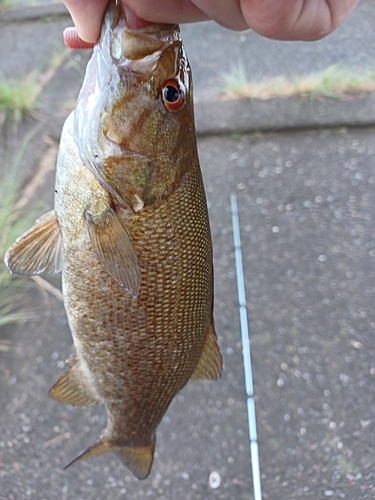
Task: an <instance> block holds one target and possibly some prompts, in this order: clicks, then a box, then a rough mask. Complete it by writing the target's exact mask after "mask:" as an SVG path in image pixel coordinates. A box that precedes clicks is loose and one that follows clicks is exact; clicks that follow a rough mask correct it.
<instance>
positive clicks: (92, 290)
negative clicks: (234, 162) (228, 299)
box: [5, 2, 221, 478]
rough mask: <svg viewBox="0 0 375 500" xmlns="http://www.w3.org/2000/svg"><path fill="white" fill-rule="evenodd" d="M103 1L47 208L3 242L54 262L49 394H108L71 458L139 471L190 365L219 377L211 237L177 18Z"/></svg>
mask: <svg viewBox="0 0 375 500" xmlns="http://www.w3.org/2000/svg"><path fill="white" fill-rule="evenodd" d="M125 24H126V23H125V19H124V16H123V13H122V11H121V7H120V5H116V4H115V2H111V4H110V6H109V8H108V9H107V13H106V16H105V20H104V22H103V29H102V35H101V39H100V41H99V43H98V44H97V45H96V46H95V48H94V53H93V57H92V59H91V60H90V62H89V65H88V68H87V73H86V77H85V81H84V84H83V87H82V89H81V93H80V96H79V99H78V102H77V108H76V110H75V112H74V113H72V114H71V115H70V116H69V118H68V119H67V121H66V123H65V125H64V129H63V132H62V136H61V144H60V150H59V156H58V162H57V171H56V189H55V191H56V195H55V210H54V211H52V212H49V213H48V214H46V215H44V216H43V217H42V218H41V219H39V220H38V221H37V222H36V224H35V225H34V226H33V227H32V228H31V229H30V230H29V231H27V232H26V233H25V234H24V235H22V236H21V237H20V238H18V239H17V241H16V242H15V243H14V244H13V245H12V246H11V247H10V249H9V250H8V252H7V254H6V257H5V262H6V264H7V266H8V268H9V269H10V270H11V272H15V273H20V274H43V273H44V274H48V273H56V272H59V271H62V277H63V293H64V303H65V308H66V312H67V315H68V319H69V325H70V328H71V331H72V335H73V340H74V345H75V348H76V353H77V354H76V356H74V357H73V358H72V360H71V361H70V364H71V368H70V369H69V371H68V372H66V373H65V374H64V375H63V376H62V377H61V378H60V379H59V380H58V381H57V383H56V384H55V385H54V386H53V388H52V389H51V391H50V395H51V396H52V397H53V398H55V399H58V400H60V401H63V402H65V403H69V404H76V405H90V404H96V403H98V402H101V403H104V404H105V406H106V409H107V413H108V422H107V427H106V429H105V431H104V433H103V434H102V436H101V437H100V439H99V441H98V442H97V443H96V444H95V445H93V446H91V447H90V448H88V449H87V450H86V451H85V452H83V453H82V454H81V455H80V456H79V457H77V459H75V460H74V461H73V462H72V463H74V462H76V461H78V460H81V459H83V458H89V457H92V456H97V455H99V454H101V453H105V452H107V451H113V452H115V453H116V454H117V455H118V456H119V457H120V458H121V460H122V461H123V462H124V463H125V464H126V465H127V466H128V467H129V468H130V469H131V470H132V471H133V473H134V474H135V475H136V476H137V477H139V478H144V477H146V476H147V475H148V474H149V471H150V469H151V465H152V460H153V453H154V448H155V436H156V429H157V426H158V424H159V423H160V421H161V419H162V417H163V415H164V413H165V412H166V410H167V408H168V406H169V404H170V402H171V401H172V399H173V397H174V396H175V394H176V393H177V392H178V391H179V390H180V389H181V388H182V387H183V386H184V385H185V384H186V383H187V381H188V380H189V379H194V378H195V379H200V378H207V379H215V378H217V377H218V376H219V375H220V371H221V356H220V352H219V349H218V346H217V343H216V334H215V331H214V325H213V313H212V310H213V271H212V248H211V237H210V229H209V221H208V214H207V206H206V199H205V193H204V188H203V182H202V177H201V172H200V167H199V162H198V155H197V149H196V139H195V128H194V116H193V102H192V86H191V74H190V68H189V64H188V61H187V58H186V55H185V51H184V48H183V46H182V42H181V39H180V35H179V30H178V27H177V26H170V25H152V26H149V27H147V28H144V29H142V30H128V29H127V28H126V25H125Z"/></svg>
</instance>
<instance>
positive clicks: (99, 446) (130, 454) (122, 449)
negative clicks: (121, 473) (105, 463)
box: [64, 436, 156, 479]
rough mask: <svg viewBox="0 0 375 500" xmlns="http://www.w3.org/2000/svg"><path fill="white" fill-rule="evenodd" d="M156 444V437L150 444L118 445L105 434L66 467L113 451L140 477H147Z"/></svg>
mask: <svg viewBox="0 0 375 500" xmlns="http://www.w3.org/2000/svg"><path fill="white" fill-rule="evenodd" d="M155 444H156V438H154V439H153V440H152V441H151V443H150V444H149V445H148V446H141V447H132V446H118V445H116V444H115V443H110V442H108V441H107V440H106V438H105V437H104V436H103V437H101V438H100V439H99V441H98V442H97V443H95V444H94V445H93V446H90V447H89V448H87V450H85V451H83V452H82V453H80V454H79V455H78V457H76V458H75V459H74V460H72V461H71V462H70V463H69V464H68V465H66V466H65V467H64V469H67V468H68V467H70V466H71V465H74V464H76V463H77V462H80V461H81V460H87V459H89V458H94V457H98V456H99V455H103V453H107V452H109V451H112V452H114V453H115V454H116V455H117V456H118V457H119V458H120V460H121V461H122V462H123V464H124V465H126V467H128V468H129V469H130V470H131V471H132V473H133V474H134V475H135V476H136V477H137V478H138V479H145V478H146V477H147V476H148V475H149V473H150V470H151V467H152V462H153V460H154V451H155Z"/></svg>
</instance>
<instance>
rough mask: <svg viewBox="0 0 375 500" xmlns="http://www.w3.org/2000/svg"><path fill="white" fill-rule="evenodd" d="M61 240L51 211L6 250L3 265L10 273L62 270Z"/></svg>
mask: <svg viewBox="0 0 375 500" xmlns="http://www.w3.org/2000/svg"><path fill="white" fill-rule="evenodd" d="M62 260H63V259H62V241H61V233H60V227H59V223H58V221H57V217H56V213H55V211H54V210H51V211H50V212H47V213H46V214H44V215H42V217H40V218H39V219H38V220H37V221H36V223H35V224H34V225H33V226H32V227H31V228H30V229H29V230H28V231H26V233H24V234H23V235H22V236H20V237H19V238H17V239H16V241H15V242H14V243H13V245H11V246H10V247H9V249H8V250H7V252H6V254H5V257H4V262H5V265H6V266H7V268H8V269H9V271H10V272H11V273H16V274H24V275H28V276H32V275H35V274H55V273H58V272H60V271H61V268H62Z"/></svg>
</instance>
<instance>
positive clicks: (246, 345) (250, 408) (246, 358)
mask: <svg viewBox="0 0 375 500" xmlns="http://www.w3.org/2000/svg"><path fill="white" fill-rule="evenodd" d="M230 202H231V211H232V228H233V241H234V256H235V261H236V275H237V293H238V303H239V310H240V327H241V336H242V352H243V364H244V370H245V387H246V394H247V395H248V398H247V415H248V419H249V422H248V423H249V437H250V457H251V468H252V474H253V487H254V500H261V499H262V486H261V480H260V466H259V449H258V441H257V439H258V438H257V427H256V416H255V402H254V399H253V395H254V384H253V372H252V368H251V356H250V337H249V328H248V321H247V311H246V296H245V278H244V272H243V265H242V251H241V235H240V224H239V220H238V206H237V196H236V194H235V193H232V194H231V196H230Z"/></svg>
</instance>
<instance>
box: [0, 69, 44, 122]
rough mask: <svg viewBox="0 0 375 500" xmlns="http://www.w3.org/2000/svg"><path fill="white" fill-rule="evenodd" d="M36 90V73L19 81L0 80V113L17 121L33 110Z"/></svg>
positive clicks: (37, 85) (36, 94) (37, 87)
mask: <svg viewBox="0 0 375 500" xmlns="http://www.w3.org/2000/svg"><path fill="white" fill-rule="evenodd" d="M38 89H39V84H38V79H37V75H36V73H31V74H30V75H28V76H26V78H23V79H20V80H14V79H10V80H2V81H1V80H0V111H3V112H5V113H6V114H7V115H11V116H12V118H13V119H14V120H15V121H19V120H20V119H21V118H22V117H23V116H25V115H28V114H30V113H31V112H32V110H33V109H34V108H35V104H36V99H37V97H38V95H39V92H38Z"/></svg>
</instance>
